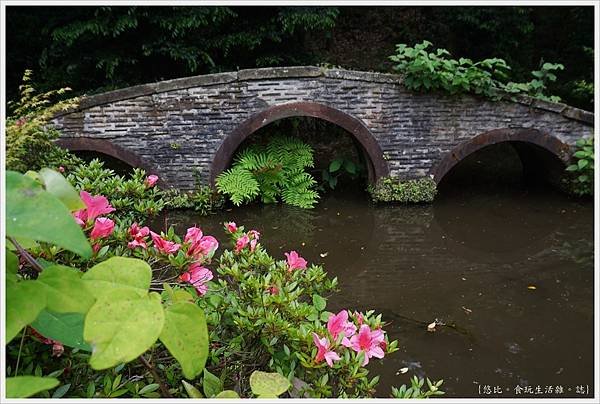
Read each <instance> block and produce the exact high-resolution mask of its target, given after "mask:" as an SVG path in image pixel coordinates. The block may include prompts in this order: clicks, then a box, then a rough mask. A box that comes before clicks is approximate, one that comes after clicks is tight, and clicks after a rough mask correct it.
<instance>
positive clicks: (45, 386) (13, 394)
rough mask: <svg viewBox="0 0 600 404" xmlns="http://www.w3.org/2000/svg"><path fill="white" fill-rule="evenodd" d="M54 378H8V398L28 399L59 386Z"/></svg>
mask: <svg viewBox="0 0 600 404" xmlns="http://www.w3.org/2000/svg"><path fill="white" fill-rule="evenodd" d="M58 383H59V381H58V379H55V378H54V377H36V376H16V377H7V378H6V398H26V397H31V396H33V395H34V394H36V393H39V392H40V391H44V390H50V389H52V388H54V387H56V386H58Z"/></svg>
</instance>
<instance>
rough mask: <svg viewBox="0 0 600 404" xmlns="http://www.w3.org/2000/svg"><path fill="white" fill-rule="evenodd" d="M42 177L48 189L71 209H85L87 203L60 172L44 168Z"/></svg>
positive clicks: (41, 172)
mask: <svg viewBox="0 0 600 404" xmlns="http://www.w3.org/2000/svg"><path fill="white" fill-rule="evenodd" d="M40 178H41V180H42V182H43V183H44V186H45V188H46V191H48V192H50V193H51V194H52V195H54V196H56V197H57V198H58V199H59V200H60V201H61V202H62V203H63V204H64V205H65V206H66V207H67V209H69V210H70V211H74V210H78V209H85V204H84V203H83V201H82V200H81V198H80V197H79V194H78V193H77V191H76V190H75V188H73V186H72V185H71V184H70V183H69V181H67V180H66V179H65V177H63V176H62V175H60V173H58V172H56V171H54V170H50V169H49V168H42V169H41V170H40Z"/></svg>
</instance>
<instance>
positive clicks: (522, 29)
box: [6, 6, 594, 110]
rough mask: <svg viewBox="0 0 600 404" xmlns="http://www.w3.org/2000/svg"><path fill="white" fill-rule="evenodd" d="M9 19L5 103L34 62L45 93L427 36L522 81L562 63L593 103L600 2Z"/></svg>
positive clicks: (330, 55) (566, 91)
mask: <svg viewBox="0 0 600 404" xmlns="http://www.w3.org/2000/svg"><path fill="white" fill-rule="evenodd" d="M6 25H7V26H6V33H7V54H6V57H7V61H8V63H7V98H8V100H11V99H14V98H15V97H16V96H17V94H18V86H19V84H20V81H21V76H22V75H23V71H24V70H25V69H33V70H34V72H35V76H34V80H35V82H36V84H37V86H38V87H39V89H41V90H49V89H56V88H59V87H65V86H69V87H71V88H72V89H73V90H74V93H75V94H83V93H87V94H91V93H96V92H102V91H106V90H110V89H115V88H121V87H125V86H129V85H134V84H139V83H146V82H152V81H158V80H164V79H171V78H175V77H182V76H190V75H197V74H206V73H215V72H221V71H233V70H237V69H243V68H251V67H266V66H283V65H285V66H288V65H306V64H319V63H325V64H326V65H333V66H341V67H344V68H349V69H357V70H373V71H390V70H391V64H390V62H389V61H388V59H387V57H388V56H389V55H391V54H392V53H394V50H395V44H397V43H406V44H409V45H413V44H414V43H417V42H421V41H422V40H424V39H427V40H429V41H431V42H433V44H434V46H435V47H440V48H446V49H448V50H449V51H450V52H451V53H452V54H453V56H454V57H455V58H459V57H469V58H472V59H477V60H478V59H483V58H488V57H500V58H503V59H505V60H506V61H507V62H508V64H509V65H511V66H512V67H513V70H512V77H511V80H513V81H529V80H530V79H531V76H530V72H531V71H532V70H536V69H538V68H539V67H540V65H541V64H542V63H543V62H553V63H562V64H563V65H564V66H565V70H564V71H562V72H560V73H559V76H558V80H557V82H556V83H554V84H552V86H551V89H550V90H551V93H553V94H555V95H559V96H560V97H562V98H563V99H564V101H565V102H567V103H569V104H572V105H576V106H579V107H582V108H585V109H588V110H591V109H592V108H593V107H592V97H593V96H591V95H590V94H591V90H590V87H591V83H593V60H594V56H593V47H594V38H593V33H594V15H593V7H567V6H560V7H366V6H363V7H259V6H253V7H150V6H144V7H133V6H131V7H130V6H127V7H98V6H94V7H83V6H52V7H39V6H35V7H32V6H29V7H16V6H11V7H7V16H6ZM586 86H587V91H586V90H584V89H583V88H584V87H586Z"/></svg>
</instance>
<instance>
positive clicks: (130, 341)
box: [83, 288, 165, 370]
mask: <svg viewBox="0 0 600 404" xmlns="http://www.w3.org/2000/svg"><path fill="white" fill-rule="evenodd" d="M164 320H165V315H164V311H163V308H162V305H161V301H160V295H158V294H157V293H150V294H149V295H147V296H140V294H139V292H138V291H137V290H135V289H123V288H120V289H114V290H112V291H110V292H108V293H105V294H104V295H103V296H102V298H100V299H98V301H96V303H95V304H94V305H93V306H92V308H91V309H90V311H89V312H88V314H87V316H86V317H85V323H84V327H83V339H84V340H85V341H86V342H87V343H89V344H90V345H92V347H93V352H92V357H91V358H90V366H91V367H92V368H93V369H95V370H102V369H108V368H110V367H113V366H116V365H118V364H120V363H126V362H129V361H131V360H133V359H135V358H137V357H138V356H140V355H141V354H142V353H144V352H145V351H146V350H147V349H148V348H150V347H151V346H152V344H154V343H155V342H156V340H157V339H158V336H159V335H160V332H161V330H162V328H163V324H164Z"/></svg>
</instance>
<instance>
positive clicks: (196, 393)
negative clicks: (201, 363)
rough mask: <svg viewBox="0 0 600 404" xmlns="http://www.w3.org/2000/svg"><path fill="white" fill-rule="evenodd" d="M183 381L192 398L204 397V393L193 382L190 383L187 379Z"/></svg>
mask: <svg viewBox="0 0 600 404" xmlns="http://www.w3.org/2000/svg"><path fill="white" fill-rule="evenodd" d="M181 383H183V387H184V388H185V391H186V392H187V394H188V396H189V397H190V398H204V396H203V395H202V393H200V390H198V389H197V388H196V387H195V386H194V385H193V384H191V383H188V382H186V381H185V380H182V381H181Z"/></svg>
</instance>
